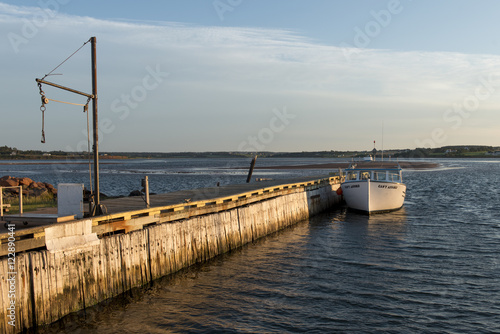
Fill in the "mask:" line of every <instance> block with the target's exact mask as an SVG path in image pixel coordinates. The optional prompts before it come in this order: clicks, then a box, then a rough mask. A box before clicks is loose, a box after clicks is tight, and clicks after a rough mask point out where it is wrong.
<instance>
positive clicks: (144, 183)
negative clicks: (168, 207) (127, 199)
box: [142, 175, 150, 208]
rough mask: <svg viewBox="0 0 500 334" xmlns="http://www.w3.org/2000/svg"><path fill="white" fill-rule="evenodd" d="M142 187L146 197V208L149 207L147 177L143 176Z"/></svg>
mask: <svg viewBox="0 0 500 334" xmlns="http://www.w3.org/2000/svg"><path fill="white" fill-rule="evenodd" d="M142 187H143V188H144V196H145V197H146V199H145V201H146V208H149V207H150V202H149V179H148V176H147V175H146V176H144V179H143V180H142Z"/></svg>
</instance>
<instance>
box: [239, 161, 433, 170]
mask: <svg viewBox="0 0 500 334" xmlns="http://www.w3.org/2000/svg"><path fill="white" fill-rule="evenodd" d="M354 163H356V164H357V166H358V167H360V168H390V167H392V166H397V165H398V164H399V166H400V167H401V168H403V169H431V168H438V167H439V166H440V164H438V163H435V162H427V161H422V162H420V161H400V162H395V161H373V162H363V161H360V162H354ZM351 164H352V162H333V163H326V164H311V165H290V166H255V169H337V168H347V167H349V166H350V165H351ZM242 169H243V168H242Z"/></svg>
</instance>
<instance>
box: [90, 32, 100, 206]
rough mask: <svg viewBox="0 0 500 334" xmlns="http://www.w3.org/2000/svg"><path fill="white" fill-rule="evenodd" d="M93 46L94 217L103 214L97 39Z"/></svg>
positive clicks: (91, 40) (91, 39) (94, 39)
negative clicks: (100, 187) (101, 201)
mask: <svg viewBox="0 0 500 334" xmlns="http://www.w3.org/2000/svg"><path fill="white" fill-rule="evenodd" d="M90 42H91V45H92V95H93V96H94V97H93V98H92V111H93V113H92V118H93V131H94V210H93V211H94V212H93V214H94V215H100V214H102V212H101V208H100V196H99V194H100V192H99V134H98V120H97V61H96V58H97V57H96V38H95V37H91V38H90Z"/></svg>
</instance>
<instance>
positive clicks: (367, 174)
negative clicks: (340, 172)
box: [345, 169, 402, 182]
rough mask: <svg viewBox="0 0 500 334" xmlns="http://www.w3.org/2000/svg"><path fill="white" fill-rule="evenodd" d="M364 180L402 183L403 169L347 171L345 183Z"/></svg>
mask: <svg viewBox="0 0 500 334" xmlns="http://www.w3.org/2000/svg"><path fill="white" fill-rule="evenodd" d="M363 180H371V181H379V182H402V176H401V169H346V176H345V182H350V181H351V182H352V181H363Z"/></svg>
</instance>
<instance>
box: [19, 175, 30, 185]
mask: <svg viewBox="0 0 500 334" xmlns="http://www.w3.org/2000/svg"><path fill="white" fill-rule="evenodd" d="M32 183H33V180H32V179H30V178H28V177H22V178H19V185H20V186H26V187H29V185H30V184H32Z"/></svg>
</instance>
